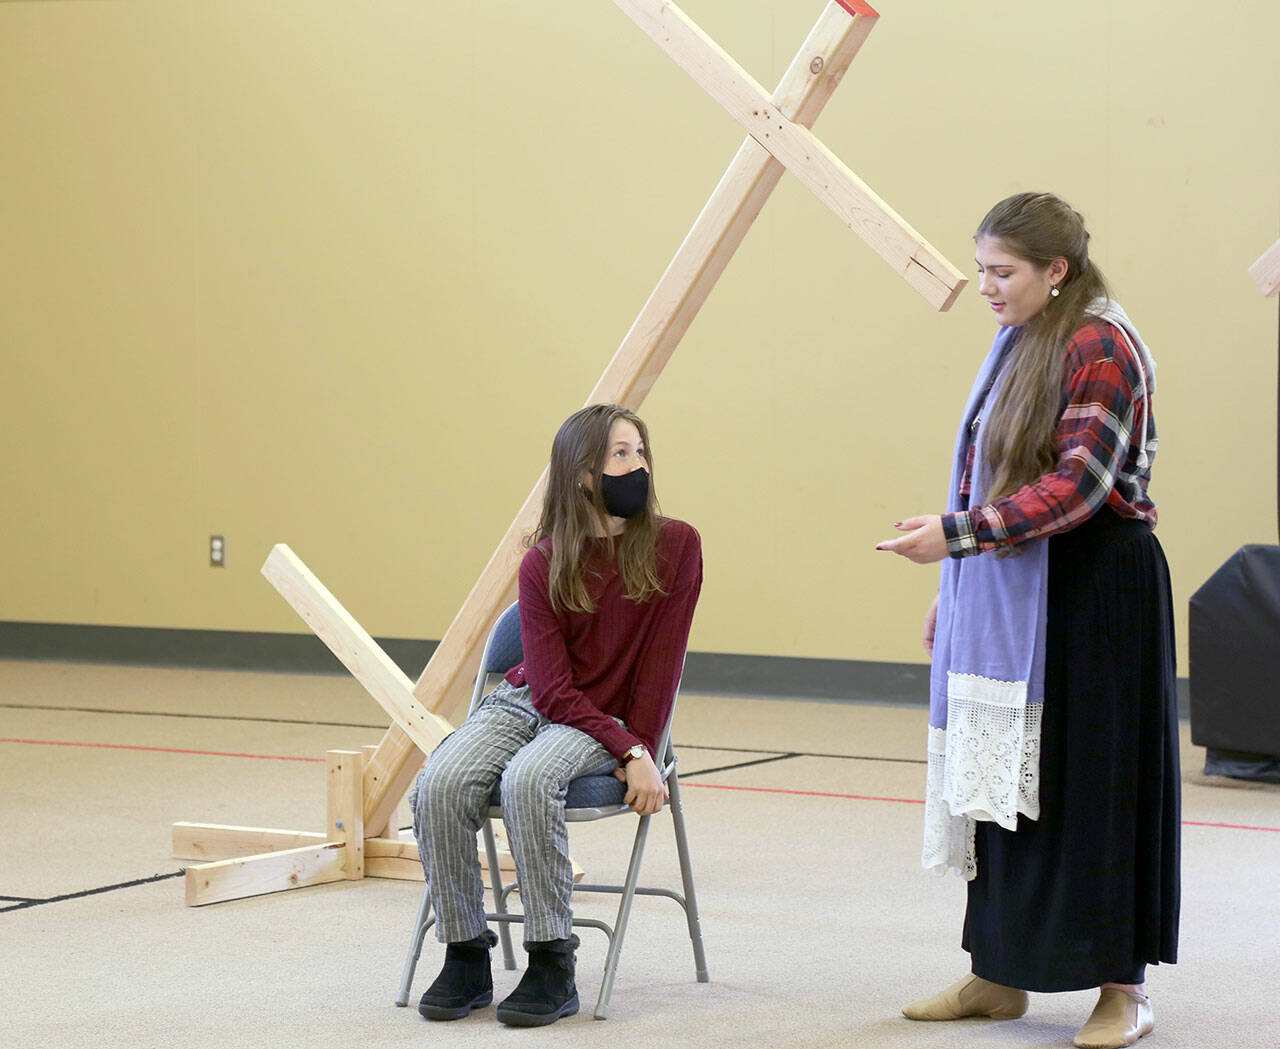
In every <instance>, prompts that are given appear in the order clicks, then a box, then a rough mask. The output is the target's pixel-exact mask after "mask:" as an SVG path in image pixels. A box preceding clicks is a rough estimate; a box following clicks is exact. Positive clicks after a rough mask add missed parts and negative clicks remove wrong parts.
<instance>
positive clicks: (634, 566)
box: [414, 404, 702, 1027]
mask: <svg viewBox="0 0 1280 1049" xmlns="http://www.w3.org/2000/svg"><path fill="white" fill-rule="evenodd" d="M652 472H653V468H652V465H651V460H650V451H649V438H648V432H647V430H646V428H645V425H644V423H643V422H641V421H640V419H639V418H638V417H637V416H635V415H634V414H632V413H631V412H629V411H627V410H626V409H625V408H621V407H619V406H618V405H614V404H596V405H591V406H589V407H587V408H583V409H582V410H581V411H579V412H575V413H574V414H573V415H571V416H570V417H569V418H568V419H567V420H566V421H565V422H564V424H563V425H562V426H561V427H560V430H559V432H558V433H557V434H556V436H555V440H554V442H553V443H552V446H551V466H550V471H549V478H548V482H547V490H546V495H545V497H544V499H543V504H542V516H541V519H540V521H539V522H538V527H537V530H536V531H535V532H534V533H533V535H532V536H531V537H530V538H529V540H528V546H529V549H528V551H527V552H526V553H525V555H524V559H523V561H522V562H521V565H520V577H519V599H520V629H521V636H522V639H523V643H524V661H523V662H522V663H520V664H519V665H518V666H514V667H512V668H511V669H510V670H509V671H508V672H507V674H506V675H505V678H504V680H503V681H502V682H501V683H500V684H499V685H498V687H497V688H496V689H494V690H493V691H492V692H491V693H490V694H489V695H487V696H486V697H485V698H484V699H483V700H482V701H481V703H480V705H479V706H478V707H477V708H476V710H475V711H474V712H473V713H472V714H471V715H470V716H469V717H468V718H467V720H466V721H465V722H464V723H463V724H462V726H461V727H460V728H459V729H458V730H457V731H455V732H454V733H452V734H451V735H450V736H448V737H447V738H446V739H445V740H444V741H443V742H442V743H441V744H440V745H439V746H438V747H437V748H436V749H435V750H434V751H433V752H432V754H431V756H430V757H429V758H428V760H427V764H426V767H425V768H424V769H423V771H422V773H421V775H420V776H419V778H418V784H417V788H416V799H415V802H414V832H415V834H416V836H417V839H418V848H419V852H420V853H421V855H422V865H423V869H424V871H425V873H426V879H427V885H428V889H429V892H430V894H431V904H432V907H433V908H434V911H435V914H436V935H437V937H438V938H439V940H440V941H441V942H442V943H445V944H447V945H448V946H447V948H446V950H445V961H444V968H443V969H441V971H440V975H439V976H438V977H437V978H436V980H435V982H434V983H432V984H431V986H430V987H429V988H428V989H427V991H426V993H425V994H424V995H423V996H422V1001H421V1004H420V1005H419V1012H421V1013H422V1015H423V1016H425V1017H427V1018H428V1019H432V1020H457V1019H460V1018H462V1017H464V1016H467V1015H468V1014H469V1013H470V1012H471V1011H472V1010H474V1009H479V1008H482V1007H484V1006H486V1005H488V1004H489V1003H490V1002H491V1001H492V1000H493V980H492V976H491V973H490V968H489V949H490V948H491V947H492V946H493V945H494V944H495V943H496V942H497V937H496V936H494V934H493V933H492V932H491V931H490V930H489V929H488V928H487V925H486V922H485V917H484V906H483V900H482V884H481V880H480V864H479V861H478V859H477V855H476V833H477V831H478V830H479V828H480V825H481V823H482V822H483V821H484V819H485V818H486V814H487V809H488V805H489V795H490V792H491V791H492V789H493V786H494V784H495V783H496V782H497V781H498V780H499V779H500V780H501V781H502V805H503V822H504V823H505V825H506V829H507V836H508V841H509V843H510V847H511V852H512V854H513V856H514V857H515V862H516V874H517V877H518V878H519V880H520V897H521V900H522V902H523V905H524V912H525V942H524V946H525V950H527V951H528V953H529V963H528V967H527V969H526V970H525V974H524V977H523V979H521V981H520V983H519V985H518V986H517V987H516V989H515V991H514V992H513V993H512V994H511V995H510V996H509V997H507V998H506V999H505V1000H504V1001H503V1002H502V1003H501V1004H500V1005H499V1006H498V1010H497V1015H498V1019H499V1020H500V1021H502V1022H503V1023H506V1024H510V1025H513V1026H519V1027H535V1026H541V1025H543V1024H549V1023H554V1022H555V1021H556V1020H558V1019H559V1018H560V1017H562V1016H571V1015H573V1014H574V1013H576V1012H577V1011H578V994H577V989H576V987H575V985H574V979H573V976H574V954H573V952H574V948H576V947H577V946H578V938H577V937H576V936H574V935H573V930H572V925H571V923H572V912H571V910H570V907H569V897H570V893H571V891H572V888H573V871H572V866H571V864H570V861H569V854H568V836H567V833H566V830H565V816H564V809H565V794H566V791H567V789H568V785H569V782H570V781H571V780H573V779H576V778H577V777H579V776H585V775H591V774H599V773H608V772H609V771H610V770H612V771H613V774H614V775H615V776H617V777H618V779H620V780H622V781H623V782H624V783H625V784H626V788H627V789H626V797H625V800H626V803H627V804H628V805H630V806H631V808H632V810H633V811H634V812H636V813H638V814H640V815H646V814H652V813H656V812H659V811H661V809H662V806H663V802H664V801H665V798H666V788H665V787H664V786H663V783H662V777H661V776H660V775H659V772H658V768H657V765H656V764H655V761H654V759H655V757H657V758H658V759H661V755H659V754H657V753H656V749H657V746H658V742H659V737H660V736H661V735H662V731H663V729H664V728H665V726H666V723H667V720H668V717H669V715H670V712H671V707H672V703H673V702H674V701H675V692H676V686H677V684H678V682H679V679H680V672H681V668H682V665H683V661H684V651H685V645H686V643H687V641H688V637H689V625H690V623H691V622H692V620H693V611H694V606H695V605H696V604H697V601H698V593H699V590H700V589H701V586H702V547H701V541H700V539H699V537H698V533H697V532H696V531H695V530H694V529H693V528H692V527H691V526H689V525H687V524H685V523H683V522H682V521H676V520H672V519H670V518H663V517H659V516H658V512H657V498H656V496H655V495H654V490H653V484H652Z"/></svg>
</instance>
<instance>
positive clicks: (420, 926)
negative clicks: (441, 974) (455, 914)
mask: <svg viewBox="0 0 1280 1049" xmlns="http://www.w3.org/2000/svg"><path fill="white" fill-rule="evenodd" d="M434 923H435V919H433V918H432V917H431V893H430V892H429V891H428V889H427V887H426V886H423V889H422V902H421V903H420V904H419V905H418V921H417V924H416V925H415V926H414V927H413V936H412V938H411V939H410V940H409V954H408V956H407V957H406V958H405V960H404V971H403V972H402V973H401V974H400V992H399V994H398V995H397V996H396V1005H398V1006H400V1007H402V1008H403V1007H404V1006H406V1005H408V1004H409V988H410V987H411V986H412V985H413V974H414V972H415V971H416V970H417V968H418V957H419V955H421V954H422V941H423V940H424V939H425V938H426V935H427V930H428V929H429V928H431V926H432V925H433V924H434Z"/></svg>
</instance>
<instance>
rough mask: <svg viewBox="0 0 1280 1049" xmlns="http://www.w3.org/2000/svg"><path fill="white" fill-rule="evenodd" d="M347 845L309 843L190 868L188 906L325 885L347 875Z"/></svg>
mask: <svg viewBox="0 0 1280 1049" xmlns="http://www.w3.org/2000/svg"><path fill="white" fill-rule="evenodd" d="M346 852H347V848H346V846H345V845H344V844H342V842H337V841H329V842H325V843H324V844H323V845H308V846H304V847H303V848H299V849H287V850H286V851H284V852H272V853H267V854H266V855H263V856H246V857H243V858H241V859H232V860H220V861H218V862H217V863H202V864H199V865H197V866H194V867H188V868H187V874H186V888H187V906H188V907H203V906H204V905H205V904H208V903H222V902H224V901H226V900H241V899H244V898H245V897H246V896H261V895H263V894H265V893H269V892H281V891H283V890H285V889H298V888H301V887H302V886H304V885H323V884H325V883H326V882H331V881H343V880H345V879H346V877H347V871H346V862H347V857H346Z"/></svg>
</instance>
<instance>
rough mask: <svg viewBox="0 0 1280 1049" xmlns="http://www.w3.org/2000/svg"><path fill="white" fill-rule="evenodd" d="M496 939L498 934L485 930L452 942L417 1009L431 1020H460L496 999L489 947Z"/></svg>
mask: <svg viewBox="0 0 1280 1049" xmlns="http://www.w3.org/2000/svg"><path fill="white" fill-rule="evenodd" d="M497 942H498V937H496V936H495V935H494V934H493V933H492V932H491V931H490V930H488V929H486V930H485V931H484V932H482V933H481V934H480V935H479V936H477V937H476V938H475V939H474V940H464V941H463V942H461V943H451V944H449V945H448V946H447V947H446V948H445V952H444V968H443V969H441V970H440V975H439V976H437V977H436V978H435V982H434V983H432V985H431V986H430V987H428V988H427V991H426V994H424V995H423V996H422V1001H421V1002H419V1003H418V1012H420V1013H421V1014H422V1015H423V1016H425V1017H426V1018H427V1019H428V1020H461V1019H462V1018H463V1017H464V1016H467V1015H468V1014H470V1012H471V1010H472V1009H483V1008H484V1007H485V1006H486V1005H488V1004H489V1003H490V1002H491V1001H493V974H492V973H491V972H490V970H489V948H490V947H492V946H493V945H494V944H495V943H497Z"/></svg>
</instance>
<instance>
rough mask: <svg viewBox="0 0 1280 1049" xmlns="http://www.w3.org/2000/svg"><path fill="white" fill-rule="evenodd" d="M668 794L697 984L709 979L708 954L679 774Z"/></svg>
mask: <svg viewBox="0 0 1280 1049" xmlns="http://www.w3.org/2000/svg"><path fill="white" fill-rule="evenodd" d="M667 789H668V790H669V791H670V793H671V824H672V828H673V830H674V831H675V836H676V855H677V856H678V857H679V858H680V878H681V880H682V881H683V882H684V903H685V906H684V912H685V918H686V919H687V920H688V922H689V939H690V941H692V943H693V969H694V972H695V973H696V974H697V977H698V983H706V982H707V981H708V980H710V979H711V977H710V975H709V974H708V972H707V956H706V953H705V952H704V951H703V949H702V921H701V919H700V917H699V915H698V897H697V895H696V894H695V892H694V889H693V865H692V864H691V863H690V862H689V838H688V836H687V835H686V834H685V828H684V805H683V804H682V803H681V801H680V777H679V776H677V775H676V774H675V772H674V771H672V773H671V775H670V776H669V777H668V778H667Z"/></svg>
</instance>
